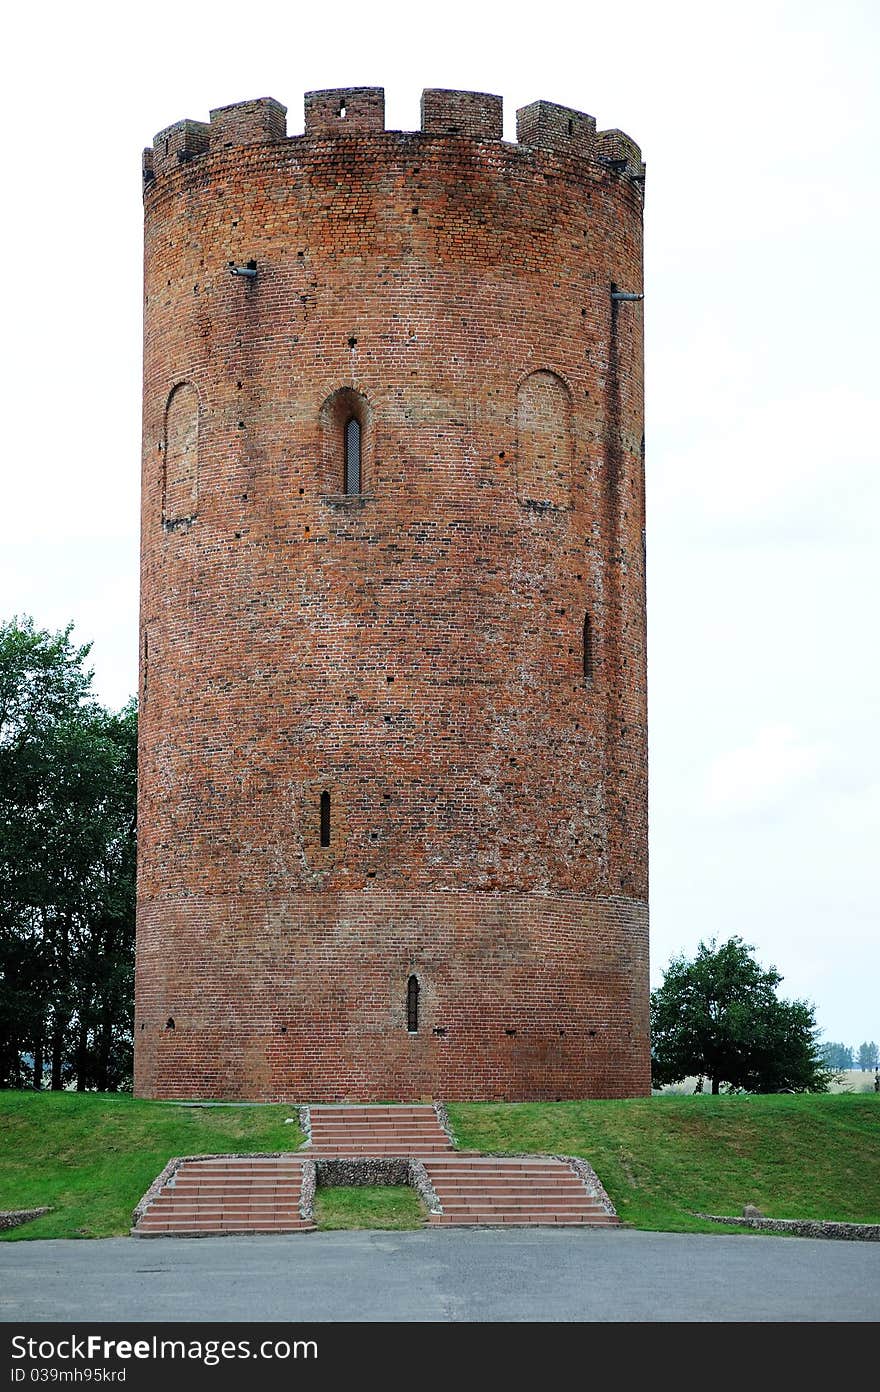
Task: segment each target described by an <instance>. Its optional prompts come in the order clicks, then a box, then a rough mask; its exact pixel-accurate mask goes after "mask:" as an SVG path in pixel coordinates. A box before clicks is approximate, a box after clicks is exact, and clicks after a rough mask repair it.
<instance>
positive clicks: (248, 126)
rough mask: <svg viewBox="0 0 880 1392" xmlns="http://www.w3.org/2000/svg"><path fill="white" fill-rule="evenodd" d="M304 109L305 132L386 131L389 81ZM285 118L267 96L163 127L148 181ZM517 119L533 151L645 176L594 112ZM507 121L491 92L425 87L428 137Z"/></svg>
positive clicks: (550, 105) (312, 98)
mask: <svg viewBox="0 0 880 1392" xmlns="http://www.w3.org/2000/svg"><path fill="white" fill-rule="evenodd" d="M304 108H305V138H312V139H314V138H320V139H326V138H328V137H335V136H347V135H359V136H365V135H381V134H385V133H386V130H385V91H384V88H382V87H333V88H328V89H326V90H324V91H316V92H306V94H305V100H304ZM286 117H287V108H286V107H284V106H282V105H281V103H280V102H277V101H275V100H274V98H272V97H261V98H259V99H257V100H255V101H245V102H235V103H233V104H232V105H230V106H222V107H218V108H217V109H216V110H214V111H212V112H211V117H210V123H207V122H204V121H193V120H184V121H177V122H175V123H174V124H173V125H171V126H168V127H166V128H165V130H161V131H159V133H158V134H157V135H156V136H155V138H154V140H153V146H152V150H151V151H145V152H144V176H145V182H146V183H147V184H149V183H150V182H151V181H152V179H153V178H154V177H158V176H160V175H161V174H164V173H166V172H167V171H169V170H171V169H175V168H177V166H178V165H180V164H186V163H188V162H189V161H190V160H192V159H195V158H197V157H198V156H199V155H204V154H207V153H208V151H209V150H210V151H211V152H214V151H217V150H220V149H232V148H234V147H237V146H247V145H255V144H267V143H272V142H280V141H284V140H287V139H288V136H287V124H286ZM516 118H517V119H516V129H517V142H518V144H519V145H521V146H524V147H525V148H527V149H532V150H536V151H541V150H548V151H553V152H554V153H555V154H560V155H568V156H570V157H574V158H577V159H583V160H591V161H594V162H596V163H598V164H600V165H602V166H604V167H606V168H610V169H612V170H613V171H614V172H616V173H618V174H626V175H627V176H629V177H630V178H631V179H633V180H635V181H637V182H641V181H642V180H643V179H644V172H645V171H644V165H643V163H642V157H641V151H640V149H639V147H638V145H636V143H635V141H634V140H631V139H630V137H629V136H627V135H625V134H624V133H623V131H619V130H607V131H597V129H596V119H595V117H594V116H588V115H587V114H586V113H585V112H583V111H576V110H575V109H574V108H572V107H567V106H559V105H557V104H556V103H554V102H548V101H536V102H532V103H531V104H530V105H529V106H524V107H521V108H520V109H519V110H518V111H517V113H516ZM503 120H504V110H503V100H502V98H501V97H499V96H494V95H492V94H491V93H489V92H460V91H456V90H453V89H447V88H426V89H425V91H424V92H423V93H422V101H421V126H420V131H421V133H422V134H424V135H431V136H449V137H458V138H462V139H468V140H480V141H501V140H502V139H503ZM390 133H391V132H389V134H390ZM394 133H395V134H399V132H394ZM302 138H303V137H297V136H294V137H291V139H294V140H297V139H302Z"/></svg>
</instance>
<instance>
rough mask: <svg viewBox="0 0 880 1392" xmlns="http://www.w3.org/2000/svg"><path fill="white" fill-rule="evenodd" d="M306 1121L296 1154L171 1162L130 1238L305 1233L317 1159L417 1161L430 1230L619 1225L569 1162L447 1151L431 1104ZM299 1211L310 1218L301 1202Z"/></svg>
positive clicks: (347, 1110)
mask: <svg viewBox="0 0 880 1392" xmlns="http://www.w3.org/2000/svg"><path fill="white" fill-rule="evenodd" d="M309 1116H310V1140H309V1142H308V1143H307V1144H306V1146H304V1147H303V1149H302V1150H300V1151H299V1152H298V1153H297V1154H295V1155H276V1156H273V1155H253V1156H223V1155H217V1156H208V1157H206V1158H204V1159H194V1160H183V1161H181V1162H180V1163H179V1164H177V1162H172V1164H177V1168H176V1169H175V1170H174V1171H173V1173H170V1174H169V1175H168V1178H167V1179H165V1180H164V1182H163V1183H162V1185H161V1187H160V1188H159V1189H158V1192H156V1193H153V1192H152V1191H150V1193H149V1194H148V1195H147V1196H145V1199H144V1200H143V1201H142V1203H141V1205H139V1209H138V1216H137V1219H136V1222H135V1226H134V1228H133V1229H132V1231H133V1234H134V1236H136V1237H152V1236H156V1237H158V1236H166V1237H171V1236H178V1237H200V1236H204V1235H205V1234H207V1233H215V1234H222V1233H292V1232H310V1231H313V1230H314V1225H313V1223H312V1221H311V1218H310V1217H309V1218H303V1217H302V1216H301V1213H300V1199H301V1196H302V1190H303V1173H304V1169H305V1170H306V1171H307V1174H308V1179H307V1184H308V1191H309V1193H312V1192H313V1189H314V1183H315V1165H317V1167H318V1177H319V1180H320V1167H321V1162H322V1161H328V1160H353V1161H356V1160H359V1159H363V1160H369V1159H377V1160H381V1159H383V1158H384V1159H401V1160H416V1161H418V1162H419V1165H420V1166H423V1167H424V1173H425V1174H426V1175H427V1178H428V1180H429V1182H430V1186H431V1188H432V1189H433V1192H434V1195H435V1196H436V1199H437V1201H438V1206H439V1208H440V1210H441V1211H440V1212H437V1213H435V1212H432V1213H431V1214H430V1217H429V1220H428V1221H429V1226H431V1227H441V1226H442V1227H452V1226H459V1227H468V1226H486V1225H489V1226H501V1225H504V1226H507V1225H510V1224H523V1225H528V1224H541V1225H548V1226H553V1227H559V1226H580V1227H586V1226H589V1227H610V1226H615V1225H617V1224H618V1222H619V1219H618V1218H617V1217H616V1216H615V1215H614V1213H613V1211H611V1212H609V1206H608V1205H607V1204H606V1203H603V1201H602V1200H601V1199H599V1198H597V1197H595V1196H594V1194H592V1193H591V1192H590V1190H589V1188H588V1187H587V1184H586V1183H585V1180H584V1178H583V1177H582V1175H581V1174H580V1173H578V1172H577V1170H576V1168H575V1162H572V1163H568V1162H567V1161H565V1160H561V1159H558V1158H557V1157H555V1156H552V1155H543V1156H542V1155H536V1156H492V1155H480V1154H478V1153H477V1152H475V1151H454V1150H453V1148H452V1144H451V1142H450V1140H449V1137H448V1135H447V1134H446V1132H445V1131H444V1130H443V1127H442V1126H441V1125H440V1121H439V1118H438V1116H437V1113H436V1112H435V1111H434V1108H433V1107H427V1106H400V1107H369V1106H357V1107H345V1106H320V1107H311V1108H310V1110H309ZM169 1168H170V1167H169ZM404 1173H405V1171H404ZM419 1173H421V1170H420V1169H418V1168H417V1169H415V1170H414V1169H412V1167H411V1168H410V1175H411V1178H412V1179H413V1182H416V1183H419V1184H420V1185H421V1187H422V1189H423V1191H425V1186H424V1177H423V1178H422V1179H421V1180H419V1179H418V1174H419ZM327 1182H329V1183H338V1182H340V1181H339V1180H338V1179H330V1180H328V1181H327ZM342 1182H345V1181H342ZM371 1182H375V1181H371ZM425 1192H426V1195H427V1191H425ZM433 1203H434V1201H433V1199H431V1205H432V1206H433ZM304 1211H305V1212H307V1213H309V1214H310V1213H311V1208H310V1205H309V1206H306V1207H305V1209H304Z"/></svg>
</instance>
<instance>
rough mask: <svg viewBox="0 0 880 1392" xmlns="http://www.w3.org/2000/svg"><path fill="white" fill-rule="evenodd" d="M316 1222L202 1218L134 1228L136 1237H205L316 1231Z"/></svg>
mask: <svg viewBox="0 0 880 1392" xmlns="http://www.w3.org/2000/svg"><path fill="white" fill-rule="evenodd" d="M314 1231H315V1225H314V1223H306V1222H304V1221H303V1220H302V1219H300V1220H299V1222H296V1221H290V1222H268V1221H267V1222H264V1221H262V1220H260V1221H259V1222H258V1223H254V1222H251V1221H249V1220H247V1221H243V1222H236V1221H233V1220H231V1221H228V1222H227V1221H223V1222H212V1221H209V1222H204V1221H201V1220H189V1221H187V1222H184V1223H172V1222H163V1223H145V1222H141V1223H139V1224H138V1226H137V1227H136V1228H135V1230H134V1234H133V1235H134V1236H135V1237H204V1236H205V1235H207V1234H210V1233H215V1234H217V1236H222V1235H223V1234H224V1233H254V1234H259V1233H286V1232H314Z"/></svg>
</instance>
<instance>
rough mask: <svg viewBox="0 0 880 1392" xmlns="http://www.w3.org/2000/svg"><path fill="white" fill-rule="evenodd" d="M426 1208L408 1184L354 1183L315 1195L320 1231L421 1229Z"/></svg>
mask: <svg viewBox="0 0 880 1392" xmlns="http://www.w3.org/2000/svg"><path fill="white" fill-rule="evenodd" d="M424 1217H425V1209H424V1207H423V1205H422V1202H421V1200H420V1198H419V1196H418V1194H417V1193H416V1191H415V1189H410V1188H408V1187H407V1186H406V1185H405V1184H377V1185H366V1184H352V1185H346V1186H345V1187H344V1188H330V1187H328V1188H326V1189H318V1190H316V1192H315V1223H316V1224H317V1226H318V1227H319V1228H322V1229H329V1228H393V1229H395V1230H397V1231H400V1230H401V1229H403V1228H420V1227H421V1226H422V1222H423V1220H424Z"/></svg>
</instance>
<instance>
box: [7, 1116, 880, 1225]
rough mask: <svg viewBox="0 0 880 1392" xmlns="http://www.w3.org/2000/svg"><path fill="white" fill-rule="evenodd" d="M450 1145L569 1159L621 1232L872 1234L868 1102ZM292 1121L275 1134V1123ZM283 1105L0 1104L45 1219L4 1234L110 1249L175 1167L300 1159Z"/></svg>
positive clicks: (469, 1137) (401, 1219) (486, 1122)
mask: <svg viewBox="0 0 880 1392" xmlns="http://www.w3.org/2000/svg"><path fill="white" fill-rule="evenodd" d="M449 1114H450V1118H451V1120H452V1124H453V1126H454V1128H455V1132H456V1136H457V1139H458V1143H459V1145H461V1146H462V1147H464V1148H466V1149H475V1150H486V1151H514V1152H516V1151H545V1152H550V1153H555V1154H564V1155H581V1156H583V1157H585V1158H586V1159H587V1160H589V1161H590V1163H591V1164H592V1165H593V1167H594V1168H595V1169H596V1170H597V1172H598V1174H599V1176H600V1178H601V1180H602V1182H603V1183H604V1185H605V1187H606V1189H607V1190H608V1191H609V1193H610V1195H611V1198H612V1199H613V1201H614V1203H615V1205H616V1207H617V1210H618V1213H619V1214H620V1216H621V1218H622V1219H624V1221H625V1222H627V1223H630V1224H632V1225H633V1226H635V1227H639V1228H655V1229H660V1230H667V1231H706V1232H716V1233H717V1232H723V1231H725V1229H723V1228H720V1227H719V1226H717V1225H714V1224H707V1223H704V1222H703V1221H702V1220H700V1219H698V1218H695V1217H694V1216H693V1214H694V1213H695V1212H702V1213H722V1214H737V1213H739V1212H740V1211H741V1209H742V1207H743V1205H744V1204H746V1203H753V1204H757V1206H758V1207H759V1208H760V1209H762V1210H763V1212H764V1213H766V1214H767V1215H768V1216H769V1217H774V1218H826V1219H839V1220H845V1221H850V1222H864V1223H878V1222H880V1098H878V1097H876V1096H875V1095H874V1094H873V1093H872V1094H870V1095H867V1094H855V1095H849V1096H847V1095H844V1094H841V1095H838V1096H827V1095H826V1096H817V1097H803V1096H801V1097H795V1096H785V1095H783V1096H777V1097H710V1096H706V1095H702V1096H697V1097H673V1096H658V1097H653V1098H638V1099H635V1100H632V1101H622V1102H545V1103H538V1102H534V1103H459V1104H455V1105H450V1107H449ZM289 1117H293V1118H294V1121H293V1122H292V1123H290V1124H287V1125H285V1120H286V1119H287V1118H289ZM301 1141H302V1135H301V1133H300V1130H299V1125H298V1122H297V1120H296V1111H295V1108H293V1106H291V1105H283V1106H271V1107H259V1106H254V1107H229V1108H225V1107H217V1108H199V1109H195V1108H189V1107H180V1106H174V1105H165V1104H162V1103H158V1102H141V1101H134V1100H132V1098H130V1097H123V1096H108V1095H96V1094H85V1095H82V1094H80V1095H78V1094H76V1093H66V1092H65V1093H46V1092H44V1093H33V1092H0V1209H4V1208H5V1209H12V1208H37V1207H41V1206H42V1205H44V1204H49V1205H51V1206H52V1208H53V1212H52V1213H48V1214H46V1216H45V1217H43V1218H38V1219H37V1220H36V1221H35V1222H32V1223H27V1224H26V1225H25V1226H23V1227H21V1228H17V1229H13V1230H12V1231H11V1232H9V1233H6V1234H0V1237H2V1238H3V1239H4V1240H6V1241H22V1240H26V1239H29V1238H38V1237H108V1236H112V1235H116V1234H120V1233H127V1232H128V1230H129V1224H130V1219H131V1210H132V1209H133V1208H134V1206H135V1204H136V1203H137V1201H138V1199H139V1198H140V1197H141V1195H142V1194H143V1192H144V1191H145V1189H147V1187H148V1186H149V1185H150V1183H151V1182H152V1181H153V1180H154V1179H155V1177H156V1175H157V1174H158V1173H159V1171H160V1170H161V1169H162V1168H163V1167H164V1165H165V1164H166V1163H167V1161H168V1160H169V1158H170V1157H171V1156H172V1155H197V1154H206V1153H212V1152H217V1151H245V1152H247V1151H275V1150H285V1151H292V1150H296V1149H297V1147H298V1146H299V1144H300V1142H301ZM318 1199H319V1221H320V1222H321V1223H322V1225H325V1226H333V1227H337V1226H338V1227H344V1226H360V1227H363V1226H373V1225H375V1226H377V1227H379V1226H381V1227H408V1226H411V1225H412V1224H413V1223H415V1222H417V1221H418V1212H419V1209H418V1201H417V1199H416V1195H415V1193H414V1192H413V1193H404V1194H400V1193H399V1192H397V1193H393V1192H392V1191H390V1190H389V1191H388V1192H387V1193H385V1194H382V1193H378V1192H373V1191H366V1190H364V1191H362V1192H361V1193H360V1194H357V1193H355V1192H354V1191H351V1190H348V1191H346V1190H335V1191H333V1190H329V1189H328V1190H326V1191H323V1193H322V1191H321V1190H320V1189H319V1191H318Z"/></svg>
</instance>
